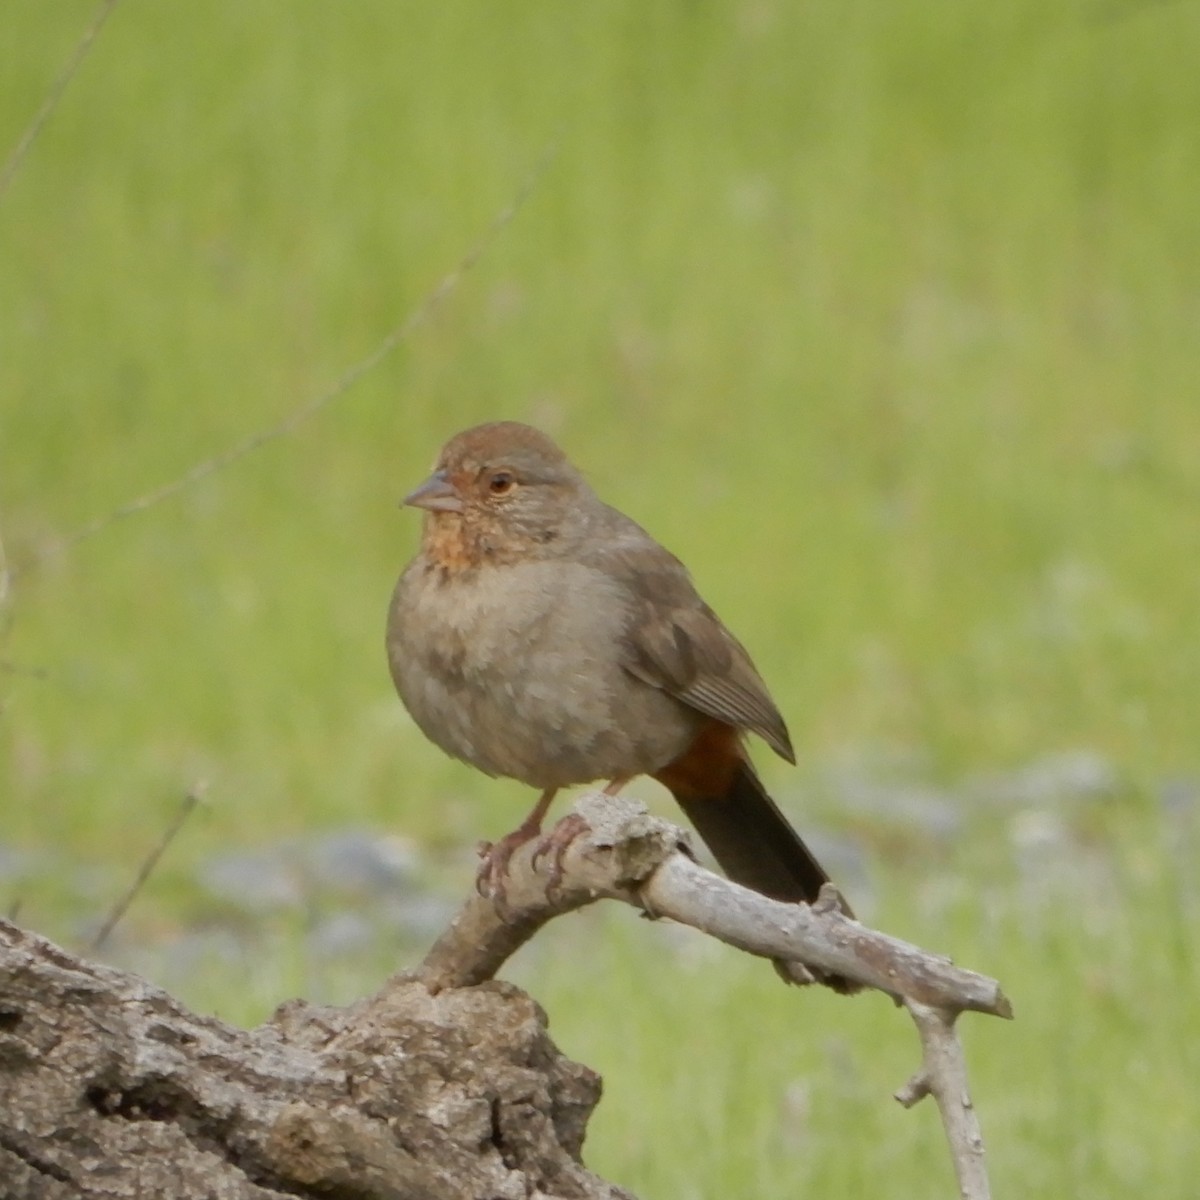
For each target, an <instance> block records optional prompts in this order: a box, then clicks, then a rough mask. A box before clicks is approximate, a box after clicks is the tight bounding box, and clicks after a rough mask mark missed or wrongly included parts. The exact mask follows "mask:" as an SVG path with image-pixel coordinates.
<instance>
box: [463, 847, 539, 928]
mask: <svg viewBox="0 0 1200 1200" xmlns="http://www.w3.org/2000/svg"><path fill="white" fill-rule="evenodd" d="M540 832H541V830H539V829H536V828H529V827H527V826H524V825H521V826H519V827H518V828H516V829H514V830H513V831H512V833H506V834H505V835H504V837H502V838H501V839H500V840H499V841H498V842H480V843H479V858H480V860H481V861H480V863H479V870H477V871H476V872H475V890H476V891H477V892H478V893H479V895H481V896H482V897H484V899H486V900H490V901H491V902H492V904H493V905H494V906H495V908H496V914H497V916H499V918H500V919H501V920H502V921H503V922H504V923H505V924H508V923H509V922H510V921H511V919H512V906H511V905H510V904H509V902H508V864H509V862H510V861H511V860H512V856H513V855H514V854H515V853H516V852H517V851H518V850H519V849H520V848H521V847H522V846H523V845H525V843H526V842H531V841H533V839H534V838H535V837H537V835H538V834H539V833H540Z"/></svg>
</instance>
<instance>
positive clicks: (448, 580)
mask: <svg viewBox="0 0 1200 1200" xmlns="http://www.w3.org/2000/svg"><path fill="white" fill-rule="evenodd" d="M630 615H631V614H630V606H629V600H628V597H626V596H625V595H624V594H623V593H622V591H621V589H620V587H619V586H618V584H617V583H616V581H614V580H612V579H611V578H609V577H608V576H606V575H605V574H604V573H603V572H600V571H596V570H593V569H590V568H587V567H585V566H583V565H581V564H571V563H565V562H553V563H550V562H547V563H527V564H522V565H517V566H511V567H507V566H505V567H502V566H488V567H483V568H479V569H477V570H475V571H470V572H465V573H447V572H445V571H441V570H439V569H438V568H437V567H436V566H433V565H431V564H429V563H428V562H422V560H421V559H418V560H417V562H416V563H414V564H413V565H412V566H411V567H410V568H409V570H408V571H406V572H405V574H404V575H403V576H402V577H401V579H400V582H399V583H398V584H397V587H396V592H395V595H394V597H393V601H392V610H391V616H390V619H389V628H388V657H389V661H390V664H391V668H392V676H393V679H394V680H395V683H396V688H397V690H398V691H399V693H400V696H401V698H402V700H403V701H404V703H405V705H406V706H407V708H408V709H409V711H410V713H411V714H412V716H413V719H414V720H415V721H416V722H417V724H418V725H419V726H420V728H421V729H422V730H423V731H424V733H425V734H426V736H428V737H429V738H430V740H432V741H433V742H435V743H436V744H437V745H439V746H440V747H441V748H442V749H443V750H445V751H446V752H447V753H449V754H451V755H453V756H454V757H457V758H461V759H464V760H466V761H467V762H470V763H472V764H473V765H475V766H476V767H478V768H480V769H481V770H483V771H486V772H488V773H489V774H493V775H506V776H511V777H513V778H517V779H521V780H524V781H525V782H528V783H530V784H532V785H534V786H538V787H557V786H565V785H568V784H572V783H586V782H591V781H592V780H595V779H603V778H610V777H615V776H618V775H626V774H639V773H642V772H645V771H650V770H654V769H657V768H658V767H659V766H661V765H663V764H664V763H666V762H667V761H670V760H671V759H673V758H674V757H676V756H677V755H678V754H679V753H681V752H682V750H683V748H686V745H687V742H688V740H689V739H690V737H691V736H694V732H695V727H696V720H695V714H693V713H691V711H690V710H688V709H687V708H686V706H684V705H682V704H680V702H678V701H677V700H674V699H673V698H671V697H669V696H667V695H665V694H664V693H662V692H660V691H658V690H657V689H654V688H651V687H649V686H648V685H645V684H643V683H641V682H640V681H638V680H635V679H633V678H632V677H631V676H630V675H628V674H627V673H626V672H625V670H624V669H623V667H622V666H621V654H620V647H621V644H622V639H623V636H624V631H625V626H626V623H627V622H628V620H629V619H630Z"/></svg>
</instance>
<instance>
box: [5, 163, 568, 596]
mask: <svg viewBox="0 0 1200 1200" xmlns="http://www.w3.org/2000/svg"><path fill="white" fill-rule="evenodd" d="M557 154H558V141H557V139H555V140H554V141H553V142H551V143H550V145H549V146H547V148H546V149H545V151H543V153H542V155H541V157H540V158H539V159H538V161H537V163H536V164H535V165H534V166H533V168H532V169H531V170H530V171H529V173H528V174H527V175H526V177H525V180H524V182H523V183H522V184H521V186H520V188H518V190H517V193H516V195H515V196H513V198H512V199H511V200H510V201H509V202H508V203H507V204H506V205H505V206H504V207H503V208H502V209H501V210H500V211H499V212H498V213H497V214H496V215H495V216H494V217H493V218H492V220H491V223H490V224H489V225H488V227H487V228H486V229H485V230H484V232H483V234H482V235H481V236H480V237H479V238H478V240H477V241H476V242H475V243H474V245H472V246H471V248H470V249H469V250H468V251H467V252H466V254H464V255H463V257H462V258H461V259H460V260H459V261H458V263H457V265H456V266H454V267H453V268H452V269H451V270H450V271H448V272H447V273H446V274H445V275H444V276H443V277H442V278H441V280H440V281H439V282H438V284H437V285H436V286H435V287H434V288H433V290H432V291H430V292H427V293H426V294H425V296H424V297H423V298H422V299H421V300H420V301H419V302H418V304H417V306H416V308H414V309H413V310H412V311H411V312H410V313H409V314H408V315H407V316H406V317H405V318H404V319H403V320H402V321H401V322H400V323H399V324H398V325H396V326H395V327H394V328H393V329H392V330H391V332H390V333H388V334H387V335H386V336H385V337H384V338H383V340H382V341H380V342H379V344H378V345H377V346H376V347H375V349H374V350H372V351H371V352H370V353H369V354H368V355H366V357H365V358H361V359H359V361H358V362H356V363H354V364H353V365H352V366H350V367H348V368H347V369H346V370H345V371H343V372H342V374H341V375H340V376H339V377H338V378H337V379H336V380H335V381H334V383H333V384H332V386H331V387H329V388H328V389H327V390H326V391H324V392H322V393H320V394H319V395H317V396H315V397H313V398H312V399H310V400H306V401H305V402H304V403H303V404H300V405H298V406H297V407H295V408H293V409H292V410H291V411H290V412H289V413H287V414H286V415H285V416H284V417H282V418H281V419H280V420H279V421H277V422H276V423H275V424H274V425H271V426H270V427H268V428H266V429H261V430H259V431H258V432H257V433H252V434H250V435H249V436H247V437H245V438H243V439H242V440H241V441H239V442H235V443H234V444H233V445H232V446H229V447H228V448H227V449H225V450H223V451H222V452H221V453H220V454H216V455H213V456H212V457H211V458H207V459H205V460H204V461H203V462H198V463H195V464H194V465H193V466H191V467H189V468H188V470H186V471H185V472H184V473H183V474H182V475H179V476H177V477H176V478H175V479H172V480H170V481H169V482H167V483H164V484H161V485H160V486H158V487H156V488H151V490H150V491H148V492H144V493H142V495H140V496H137V497H135V498H134V499H133V500H129V501H127V502H126V503H125V504H122V505H121V506H120V507H119V508H115V509H113V510H112V511H111V512H109V513H106V514H104V515H102V516H99V517H96V518H95V519H94V520H91V521H89V522H88V523H87V524H86V525H83V526H81V527H80V528H79V529H76V530H75V532H74V533H70V534H67V535H66V536H65V537H62V538H59V539H57V540H56V541H52V542H49V543H48V544H47V545H45V546H43V547H42V548H41V549H40V550H39V551H38V552H37V553H36V554H35V555H34V556H33V557H32V558H30V559H29V560H28V561H26V562H24V563H21V564H20V565H19V566H14V567H11V568H10V571H9V576H10V579H12V580H16V579H19V578H20V577H21V576H22V575H24V574H25V573H26V572H28V571H30V570H32V569H33V568H34V567H36V566H39V565H40V564H41V563H43V562H46V561H48V560H49V559H52V558H57V557H58V556H59V555H61V554H63V553H65V552H66V551H67V550H70V549H71V548H73V547H74V546H77V545H78V544H79V543H80V542H84V541H87V540H88V539H89V538H92V537H95V535H96V534H98V533H101V532H102V531H103V530H105V529H107V528H108V527H109V526H110V525H113V524H115V523H116V522H117V521H120V520H123V519H124V518H125V517H131V516H133V515H134V514H136V513H140V512H145V511H146V509H148V508H154V507H155V506H156V505H158V504H161V503H162V502H163V501H164V500H169V499H170V498H171V497H172V496H176V495H178V494H179V493H180V492H182V491H184V490H185V489H186V488H189V487H191V486H192V484H194V483H199V482H200V480H202V479H207V478H208V476H210V475H214V474H216V472H218V471H221V470H223V469H224V468H225V467H228V466H231V465H232V464H233V463H235V462H237V461H238V460H239V459H242V458H245V457H246V455H248V454H251V453H253V452H254V451H255V450H259V449H261V448H262V447H263V446H266V445H267V444H269V443H270V442H274V441H276V440H278V439H279V438H282V437H286V436H287V435H288V434H290V433H292V432H294V431H295V430H296V429H297V428H299V427H300V426H301V425H303V424H304V422H306V421H308V420H309V419H310V418H312V417H315V416H316V415H317V414H318V413H319V412H321V411H322V409H324V408H327V407H328V406H329V405H330V404H331V403H332V402H333V401H334V400H337V399H339V398H340V397H341V396H342V395H344V394H345V393H346V392H347V391H349V390H350V388H351V387H353V386H354V384H356V383H357V382H358V381H359V380H360V379H361V378H362V377H363V376H364V375H366V374H368V373H369V372H370V371H372V370H374V369H375V368H376V367H377V366H378V365H379V364H380V363H381V362H382V361H383V360H384V359H385V358H387V356H388V355H389V354H391V353H392V351H393V350H395V349H396V348H397V347H398V346H400V345H402V344H403V343H404V342H406V341H407V340H408V339H409V338H410V337H411V336H412V335H413V333H415V332H416V331H417V330H418V329H419V328H421V326H422V325H424V324H425V323H426V322H427V321H428V320H429V319H430V317H432V316H433V314H434V312H436V311H437V309H438V308H439V306H440V305H441V304H442V302H443V301H444V300H445V299H446V298H447V297H448V296H449V295H450V294H451V293H452V292H453V291H454V290H455V289H456V288H457V287H458V285H459V283H460V282H461V281H462V278H463V276H464V275H466V274H467V272H469V271H470V270H471V269H472V268H473V267H474V266H475V265H476V263H478V262H479V260H480V259H481V258H482V257H483V256H484V254H485V253H486V252H487V251H488V250H489V249H490V248H491V246H492V245H493V243H494V242H495V241H496V239H497V237H499V235H500V234H501V233H502V232H503V231H504V230H505V229H506V228H507V227H508V226H509V225H510V224H512V222H513V220H514V219H515V218H516V216H517V214H518V213H519V212H520V211H521V209H522V208H524V206H525V204H526V203H527V201H528V200H529V198H530V196H532V195H533V192H534V190H535V189H536V187H537V185H538V183H539V182H540V181H541V179H542V177H543V176H544V175H545V173H546V172H547V171H548V170H549V168H550V166H551V164H552V163H553V162H554V159H555V157H556V156H557Z"/></svg>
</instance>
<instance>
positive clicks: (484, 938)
mask: <svg viewBox="0 0 1200 1200" xmlns="http://www.w3.org/2000/svg"><path fill="white" fill-rule="evenodd" d="M575 812H576V814H578V816H580V817H582V818H583V820H584V822H585V823H586V825H587V827H588V830H589V832H587V833H585V834H583V835H581V836H580V837H579V838H578V839H576V840H575V841H574V842H572V843H571V845H570V846H569V847H568V848H567V850H566V853H565V854H564V855H563V859H562V879H561V882H560V884H559V886H558V887H557V888H556V889H555V891H554V894H553V896H551V897H548V896H547V894H546V875H545V874H544V871H545V870H546V869H548V868H546V866H545V864H542V865H541V867H540V868H539V869H538V870H535V869H534V867H533V863H532V859H533V857H534V855H533V849H532V848H531V847H524V848H522V850H520V851H518V853H517V854H516V855H514V857H513V860H512V865H511V870H510V874H509V881H508V887H507V891H506V900H507V909H508V911H507V913H506V914H505V917H503V918H502V917H501V916H500V915H498V914H497V911H496V906H495V905H494V904H493V903H492V901H491V900H488V899H485V898H483V897H472V898H471V899H470V900H468V901H467V903H466V904H465V905H464V906H463V907H462V909H461V910H460V911H459V913H458V915H457V916H456V917H455V919H454V921H453V922H452V924H451V926H450V928H449V929H448V930H447V931H446V932H445V933H444V934H443V935H442V937H441V938H439V939H438V941H437V942H436V943H435V945H434V946H433V948H432V949H431V950H430V952H429V954H428V955H427V956H426V958H425V961H424V963H423V964H422V967H421V974H422V977H423V978H424V979H425V980H426V982H427V983H429V984H430V986H431V987H433V988H435V989H437V988H442V987H461V986H464V985H467V984H471V983H478V982H480V981H482V980H484V979H490V978H491V977H492V976H493V975H494V974H495V973H496V971H498V970H499V969H500V967H501V966H502V965H503V963H504V961H505V959H507V958H508V957H509V956H510V955H511V954H512V953H513V952H514V951H515V950H517V949H518V948H519V947H520V946H521V945H523V944H524V943H525V942H526V941H528V940H529V938H531V937H532V936H533V934H534V933H536V932H537V930H538V929H539V928H541V926H542V925H544V924H545V923H546V922H547V921H549V920H550V919H551V918H553V917H555V916H558V915H559V914H560V913H563V912H568V911H570V910H571V909H575V908H581V907H582V906H583V905H585V904H589V903H591V902H592V901H594V900H597V899H601V898H609V899H615V900H622V901H624V902H625V903H628V904H632V905H634V906H635V907H638V908H640V909H642V910H644V911H646V912H649V913H651V914H652V915H654V916H657V917H670V918H671V919H672V920H675V921H678V922H680V923H681V924H684V925H691V926H692V927H693V928H695V929H699V930H701V931H702V932H704V933H707V934H710V935H711V936H712V937H715V938H719V939H720V940H721V941H723V942H727V943H728V944H729V945H731V946H736V947H738V948H739V949H741V950H746V951H748V952H749V953H751V954H757V955H760V956H762V957H763V958H769V959H784V960H793V961H796V962H799V963H802V964H805V965H806V966H809V967H816V968H818V969H819V970H820V971H822V972H824V973H826V974H836V975H841V976H845V977H846V978H849V979H853V980H856V981H858V982H860V983H862V984H864V985H866V986H867V987H871V988H876V989H878V990H880V991H883V992H886V993H887V994H889V995H892V996H896V997H904V998H906V999H911V1000H913V1001H916V1002H917V1003H919V1004H922V1005H925V1006H928V1007H933V1008H944V1009H947V1010H949V1011H951V1012H961V1011H965V1010H970V1011H974V1012H982V1013H989V1014H991V1015H993V1016H998V1017H1011V1016H1012V1007H1011V1005H1010V1004H1009V1001H1008V999H1007V997H1006V996H1005V995H1004V993H1003V992H1002V991H1001V989H1000V985H999V983H997V982H996V980H994V979H989V978H987V977H986V976H984V975H979V974H976V973H975V972H974V971H967V970H964V969H963V968H961V967H956V966H954V964H953V963H951V962H950V960H949V959H948V958H945V957H943V956H941V955H936V954H931V953H929V952H928V951H926V950H922V949H921V948H920V947H918V946H914V945H912V944H911V943H909V942H904V941H901V940H900V939H899V938H893V937H889V936H888V935H887V934H884V933H880V932H878V931H877V930H874V929H869V928H867V926H865V925H861V924H859V923H858V922H857V921H855V920H852V919H851V918H849V917H847V916H845V915H844V914H843V913H842V912H841V911H840V908H839V906H838V905H837V904H836V902H832V900H831V901H830V902H826V903H818V904H816V905H813V906H809V905H807V904H783V903H780V902H778V901H775V900H769V899H767V898H766V897H765V896H761V895H759V894H758V893H757V892H753V891H751V890H750V889H749V888H744V887H741V886H739V885H738V884H736V883H732V882H730V881H729V880H728V879H723V878H721V877H720V876H718V875H714V874H713V873H712V872H711V871H707V870H705V869H704V868H703V867H701V866H699V865H698V864H697V863H696V862H694V861H693V860H692V858H691V857H690V856H689V855H688V854H687V853H685V851H684V849H683V847H684V846H685V845H686V835H685V834H684V833H683V831H682V830H680V829H678V828H677V827H676V826H674V825H671V824H670V823H669V822H666V821H662V820H659V819H658V818H656V817H651V816H650V815H648V814H647V812H646V810H645V808H644V807H643V806H642V805H641V804H640V803H638V802H637V801H635V800H632V799H629V798H627V797H624V796H621V797H612V796H602V795H596V794H588V795H585V796H583V797H581V798H580V800H579V801H578V802H577V804H576V806H575Z"/></svg>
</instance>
